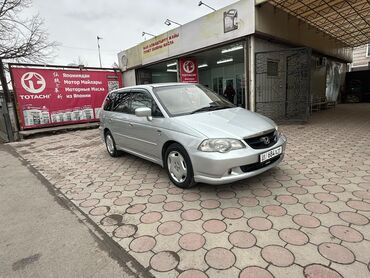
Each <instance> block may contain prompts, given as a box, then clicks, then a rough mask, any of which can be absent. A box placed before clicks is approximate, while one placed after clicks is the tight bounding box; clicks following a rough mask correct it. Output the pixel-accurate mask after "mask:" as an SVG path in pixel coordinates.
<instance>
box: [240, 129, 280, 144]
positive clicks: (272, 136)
mask: <svg viewBox="0 0 370 278" xmlns="http://www.w3.org/2000/svg"><path fill="white" fill-rule="evenodd" d="M277 133H278V132H277V131H276V130H274V131H271V132H269V133H267V134H263V135H259V136H256V137H252V138H246V139H244V141H245V142H246V143H247V144H248V145H249V146H250V147H251V148H253V149H266V148H269V147H272V146H273V145H275V144H276V142H277V141H278V136H277Z"/></svg>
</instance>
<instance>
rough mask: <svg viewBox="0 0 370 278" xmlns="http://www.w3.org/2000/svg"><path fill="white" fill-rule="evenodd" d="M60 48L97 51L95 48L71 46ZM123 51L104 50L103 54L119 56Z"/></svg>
mask: <svg viewBox="0 0 370 278" xmlns="http://www.w3.org/2000/svg"><path fill="white" fill-rule="evenodd" d="M58 47H62V48H69V49H79V50H86V51H96V49H94V48H86V47H77V46H69V45H58ZM120 51H121V50H112V49H111V50H102V52H110V53H115V54H117V53H118V52H120Z"/></svg>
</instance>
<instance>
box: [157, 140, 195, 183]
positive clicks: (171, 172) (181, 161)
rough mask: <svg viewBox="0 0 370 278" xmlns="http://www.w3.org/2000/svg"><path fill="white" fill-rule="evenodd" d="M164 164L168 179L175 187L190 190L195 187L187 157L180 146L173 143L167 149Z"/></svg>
mask: <svg viewBox="0 0 370 278" xmlns="http://www.w3.org/2000/svg"><path fill="white" fill-rule="evenodd" d="M164 164H165V168H166V171H167V174H168V177H169V178H170V180H171V181H172V183H173V184H175V185H176V186H177V187H180V188H190V187H192V186H194V185H195V182H194V172H193V166H192V164H191V161H190V158H189V155H188V153H187V152H186V150H185V149H184V148H183V147H182V146H181V145H180V144H177V143H174V144H172V145H170V146H169V147H168V148H167V150H166V152H165V156H164Z"/></svg>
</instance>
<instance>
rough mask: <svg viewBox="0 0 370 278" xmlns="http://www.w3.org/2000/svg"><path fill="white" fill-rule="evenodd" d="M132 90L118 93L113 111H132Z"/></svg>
mask: <svg viewBox="0 0 370 278" xmlns="http://www.w3.org/2000/svg"><path fill="white" fill-rule="evenodd" d="M130 95H131V93H130V92H121V93H117V94H116V96H115V98H114V101H113V109H112V110H113V111H115V112H121V113H130Z"/></svg>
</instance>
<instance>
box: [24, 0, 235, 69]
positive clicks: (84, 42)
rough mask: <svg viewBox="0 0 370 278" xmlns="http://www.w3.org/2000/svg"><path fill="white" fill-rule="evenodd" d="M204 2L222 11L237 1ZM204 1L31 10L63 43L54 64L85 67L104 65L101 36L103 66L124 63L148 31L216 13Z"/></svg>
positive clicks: (78, 0)
mask: <svg viewBox="0 0 370 278" xmlns="http://www.w3.org/2000/svg"><path fill="white" fill-rule="evenodd" d="M203 2H205V3H207V4H208V5H209V6H211V7H213V8H215V9H220V8H222V7H225V6H227V5H229V4H231V3H234V2H237V0H205V1H203ZM198 3H199V0H105V1H104V0H58V1H55V0H54V1H51V0H33V6H32V8H31V9H30V10H29V11H27V13H39V14H40V16H41V17H42V18H43V19H44V20H45V26H44V27H45V29H46V30H47V31H48V33H49V38H50V40H52V41H56V42H57V43H58V44H59V47H58V48H57V50H56V52H55V57H54V58H53V59H51V61H50V62H51V63H53V64H60V65H68V64H71V63H75V64H76V63H77V64H78V63H79V62H80V61H81V62H82V63H83V64H84V65H85V66H90V67H94V66H99V57H98V51H97V41H96V36H99V37H102V38H103V40H101V41H100V45H101V55H102V64H103V67H112V65H113V64H114V63H115V62H116V63H118V62H117V53H118V52H120V51H121V50H124V49H127V48H130V47H132V46H135V45H137V44H139V43H141V42H142V41H144V39H145V38H144V37H143V36H142V32H143V31H145V32H148V33H151V34H154V35H159V34H161V33H164V32H166V31H168V30H170V29H172V28H175V27H176V26H175V25H171V26H169V27H168V26H167V25H165V24H164V21H165V20H166V19H167V18H169V19H171V20H173V21H176V22H178V23H180V24H184V23H187V22H189V21H192V20H194V19H196V18H199V17H201V16H203V15H206V14H208V13H210V12H212V10H210V9H209V8H207V7H205V6H200V7H198ZM149 38H150V37H149V36H147V37H146V39H149Z"/></svg>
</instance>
